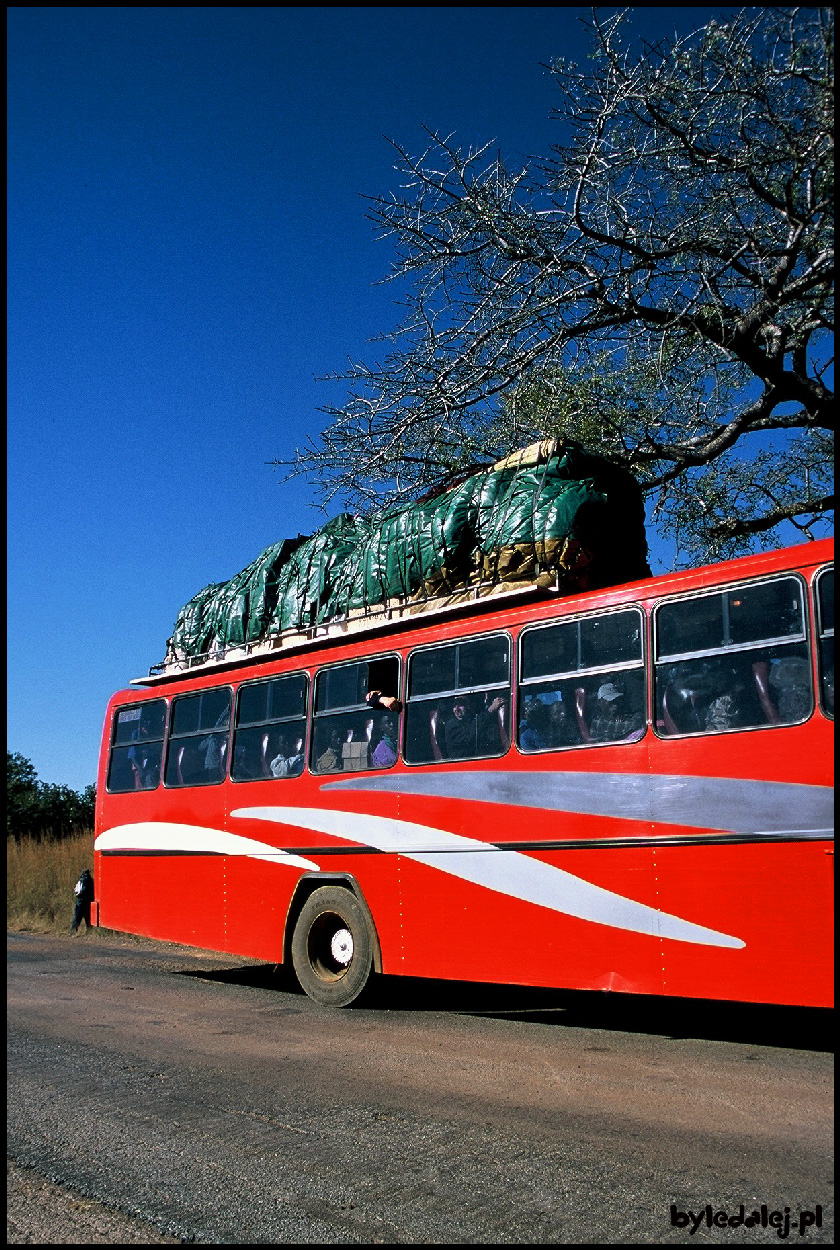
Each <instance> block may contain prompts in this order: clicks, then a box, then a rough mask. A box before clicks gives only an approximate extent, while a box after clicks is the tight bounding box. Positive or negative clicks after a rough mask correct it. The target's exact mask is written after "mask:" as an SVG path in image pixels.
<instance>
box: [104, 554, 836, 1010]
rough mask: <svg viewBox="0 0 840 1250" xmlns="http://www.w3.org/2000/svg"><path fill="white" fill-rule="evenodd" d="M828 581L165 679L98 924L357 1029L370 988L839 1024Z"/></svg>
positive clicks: (110, 854)
mask: <svg viewBox="0 0 840 1250" xmlns="http://www.w3.org/2000/svg"><path fill="white" fill-rule="evenodd" d="M833 551H834V548H833V542H831V541H829V540H824V541H820V542H813V543H808V544H806V545H803V546H800V547H795V548H792V549H788V550H785V551H777V552H771V553H764V554H761V555H756V556H750V557H746V558H743V559H739V560H734V561H730V562H728V563H725V564H719V565H716V566H712V567H706V568H700V569H696V570H693V571H690V572H680V573H674V574H671V575H668V576H664V577H658V578H651V579H649V580H645V581H641V582H636V583H633V584H629V585H623V586H617V587H614V588H611V589H608V590H599V591H595V592H587V593H582V594H578V595H574V596H570V597H565V598H559V597H557V596H555V597H551V596H550V595H549V596H547V595H546V594H545V592H540V591H538V590H534V591H533V592H531V593H530V594H528V595H525V596H520V597H517V596H516V595H514V596H513V597H511V598H505V597H504V596H502V597H500V598H499V599H498V600H494V599H492V598H491V599H484V600H477V601H475V602H472V603H464V604H461V605H460V606H458V607H455V608H453V609H451V610H450V611H440V612H438V613H435V612H420V613H416V612H415V613H413V614H412V612H411V611H410V610H409V609H406V611H404V612H401V613H400V612H396V613H391V615H390V619H385V617H384V616H383V617H381V618H380V619H379V620H370V621H362V622H359V621H356V622H353V621H348V622H344V623H334V624H333V625H330V626H327V627H319V628H318V629H317V630H313V631H310V636H306V637H304V636H300V635H299V636H297V637H296V638H292V639H288V638H287V639H281V640H278V641H276V642H275V643H272V644H265V646H264V647H262V648H254V650H253V652H252V653H251V654H245V653H244V652H240V653H239V654H236V655H227V656H224V657H223V658H222V659H221V660H218V659H215V660H210V659H207V660H206V661H203V662H199V663H195V664H194V665H193V666H192V667H184V668H182V669H180V670H179V669H177V668H176V667H173V666H170V668H168V669H166V668H164V669H163V670H162V671H158V672H155V671H154V670H153V673H152V675H150V676H149V677H148V678H146V679H142V680H139V681H138V682H136V683H134V688H132V689H130V690H124V691H121V692H120V693H119V694H117V695H115V696H114V698H113V699H112V700H111V703H110V705H109V708H108V713H107V717H106V720H105V727H104V735H103V743H102V754H101V761H100V767H99V780H98V798H97V828H96V833H97V837H96V851H95V878H96V898H97V904H96V907H95V913H94V914H95V915H97V914H98V923H99V924H101V925H103V926H106V927H108V928H111V929H116V930H122V931H126V932H130V933H136V934H142V935H145V936H148V937H153V938H160V939H166V940H169V941H174V942H179V943H185V944H188V945H193V946H197V947H201V948H205V949H209V950H217V951H224V952H229V953H231V954H235V955H241V956H249V957H252V958H256V959H261V960H265V961H267V962H272V963H277V964H279V963H286V962H289V961H290V962H291V964H292V965H293V967H294V970H295V973H296V975H297V977H298V979H299V981H300V983H301V985H302V987H303V989H304V990H305V991H306V992H307V993H308V994H309V995H310V996H311V997H312V998H314V999H316V1000H317V1001H318V1002H321V1003H325V1004H332V1005H336V1006H343V1005H346V1004H348V1003H350V1002H352V1001H353V1000H354V999H355V998H356V997H357V996H358V995H359V994H360V993H361V991H362V990H363V989H364V987H365V985H366V984H367V982H368V980H369V978H370V976H371V974H372V973H384V974H403V975H409V976H415V977H435V978H448V979H454V980H463V981H484V982H497V983H507V984H519V985H533V986H547V987H557V988H569V989H586V990H595V989H597V990H615V991H620V992H631V993H640V994H662V995H674V996H690V997H698V998H714V999H729V1000H738V1001H744V1002H760V1003H779V1004H799V1005H803V1006H805V1005H808V1006H827V1005H829V1004H830V1001H831V994H832V991H831V986H832V982H833V978H832V956H833V937H832V929H831V919H830V917H831V913H832V901H833V836H834V835H833V806H832V798H833V788H832V787H833V751H832V737H833V735H832V726H833V719H834V573H833V563H832V561H833ZM395 700H397V702H395Z"/></svg>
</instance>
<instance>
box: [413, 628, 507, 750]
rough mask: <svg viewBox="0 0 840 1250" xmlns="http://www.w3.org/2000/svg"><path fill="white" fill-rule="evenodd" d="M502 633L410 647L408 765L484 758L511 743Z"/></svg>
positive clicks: (505, 650) (505, 658)
mask: <svg viewBox="0 0 840 1250" xmlns="http://www.w3.org/2000/svg"><path fill="white" fill-rule="evenodd" d="M509 708H510V642H509V640H508V638H507V635H505V634H494V635H492V636H491V637H489V638H477V639H471V640H470V641H468V642H458V643H454V644H452V645H451V646H441V647H428V648H424V649H422V650H418V651H414V652H412V655H411V658H410V660H409V666H408V706H407V708H406V736H405V757H406V760H407V761H408V763H410V764H429V763H432V762H433V761H435V760H446V759H452V760H454V759H483V758H489V757H492V756H496V755H503V754H504V753H505V751H507V749H508V747H509V746H510V738H509V730H508V724H509Z"/></svg>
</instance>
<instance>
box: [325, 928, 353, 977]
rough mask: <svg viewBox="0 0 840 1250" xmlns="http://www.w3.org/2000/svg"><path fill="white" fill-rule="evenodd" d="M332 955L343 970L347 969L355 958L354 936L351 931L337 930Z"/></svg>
mask: <svg viewBox="0 0 840 1250" xmlns="http://www.w3.org/2000/svg"><path fill="white" fill-rule="evenodd" d="M330 954H331V955H332V957H333V959H334V960H335V962H336V963H337V964H341V966H342V968H346V967H347V965H348V964H349V963H350V961H351V960H352V958H353V934H352V933H351V932H350V930H349V929H337V930H336V932H335V933H334V934H333V935H332V940H331V941H330Z"/></svg>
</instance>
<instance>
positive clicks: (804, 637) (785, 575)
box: [650, 569, 817, 742]
mask: <svg viewBox="0 0 840 1250" xmlns="http://www.w3.org/2000/svg"><path fill="white" fill-rule="evenodd" d="M789 580H794V581H796V582H797V583H798V585H799V595H800V620H801V622H802V633H801V634H796V635H794V634H781V635H778V634H777V635H772V636H768V637H766V638H757V639H754V640H753V641H751V642H746V643H744V642H738V643H729V644H728V645H724V646H721V647H708V648H703V649H702V650H699V651H681V652H679V653H674V654H673V655H671V654H669V655H667V656H666V657H665V658H660V655H659V633H658V622H659V612H660V609H661V608H663V607H670V606H671V605H672V604H674V603H689V602H691V601H696V600H699V599H712V598H714V597H716V596H720V597H724V596H726V595H729V594H732V593H733V592H737V591H740V590H748V589H750V588H751V587H753V586H767V585H770V584H772V583H773V582H782V581H789ZM724 602H725V599H724ZM797 644H798V645H804V646H805V649H806V652H807V655H808V668H809V674H810V679H811V709H810V711H809V712H808V714H807V715H806V716H803V717H800V719H799V720H795V721H784V722H780V723H779V724H773V723H766V724H763V725H762V724H758V725H736V726H733V727H732V728H731V729H695V730H686V731H685V732H679V733H672V734H666V733H662V732H661V730H660V729H659V728H658V725H657V708H658V700H659V694H658V689H659V683H658V669H659V667H660V666H662V665H665V664H681V663H686V662H688V661H691V660H702V659H708V658H709V657H711V656H728V655H739V654H743V653H744V652H746V651H755V650H756V649H757V648H759V647H764V648H769V647H780V646H795V645H797ZM812 653H813V649H812V646H811V634H810V629H809V613H808V586H807V582H806V580H805V577H804V576H803V574H802V573H800V572H799V570H798V569H786V570H784V571H781V572H778V573H770V574H767V575H766V576H764V577H754V578H748V579H746V580H744V581H739V582H727V583H726V584H725V585H720V586H715V587H714V588H710V587H707V586H704V587H702V589H698V590H695V591H691V592H689V593H687V594H685V593H684V594H678V595H673V596H671V595H669V596H668V597H667V598H663V599H660V600H659V601H658V602H656V603H655V604H654V605H653V609H652V611H651V664H650V686H651V723H652V726H653V732H654V733H655V734H656V737H657V738H658V739H659V741H660V742H676V741H680V740H683V739H685V738H709V737H721V736H723V735H726V734H743V733H755V732H756V731H764V730H767V729H791V728H795V727H796V726H797V725H804V724H806V723H807V721H809V720H810V719H811V717H812V716H813V715H814V710H815V707H816V705H817V700H816V697H815V694H816V692H815V690H814V682H813V668H812V664H811V658H810V657H811V655H812Z"/></svg>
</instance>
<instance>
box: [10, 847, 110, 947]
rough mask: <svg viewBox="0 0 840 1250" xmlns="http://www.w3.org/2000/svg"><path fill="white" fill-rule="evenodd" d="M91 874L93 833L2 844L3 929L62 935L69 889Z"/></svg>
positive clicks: (68, 908)
mask: <svg viewBox="0 0 840 1250" xmlns="http://www.w3.org/2000/svg"><path fill="white" fill-rule="evenodd" d="M82 868H90V869H91V871H93V832H92V831H91V832H90V833H78V834H74V835H73V836H72V837H69V838H62V839H61V840H60V841H58V842H38V841H35V840H34V839H32V838H25V839H23V840H22V841H20V842H15V841H13V840H7V842H6V925H7V927H8V928H10V929H17V930H22V931H23V932H27V933H63V932H67V931H69V929H70V922H71V920H72V919H73V907H74V904H75V899H74V897H73V886H74V885H75V884H76V882H77V881H78V879H79V873H80V871H81V870H82Z"/></svg>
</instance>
